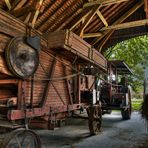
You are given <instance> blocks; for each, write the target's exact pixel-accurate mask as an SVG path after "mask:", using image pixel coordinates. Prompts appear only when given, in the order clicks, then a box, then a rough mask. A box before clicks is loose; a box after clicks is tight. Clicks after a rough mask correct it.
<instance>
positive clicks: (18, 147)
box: [3, 129, 41, 148]
mask: <svg viewBox="0 0 148 148" xmlns="http://www.w3.org/2000/svg"><path fill="white" fill-rule="evenodd" d="M5 137H6V138H5V139H4V141H3V148H41V142H40V138H39V136H38V135H37V134H35V133H34V132H33V131H31V130H26V129H17V130H14V131H12V132H11V133H10V134H9V135H8V136H5Z"/></svg>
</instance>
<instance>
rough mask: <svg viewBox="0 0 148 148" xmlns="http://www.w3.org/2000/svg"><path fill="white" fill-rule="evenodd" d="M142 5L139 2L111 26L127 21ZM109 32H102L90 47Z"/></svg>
mask: <svg viewBox="0 0 148 148" xmlns="http://www.w3.org/2000/svg"><path fill="white" fill-rule="evenodd" d="M143 4H144V2H143V1H139V2H138V3H137V4H135V5H134V6H133V7H132V8H131V9H130V10H128V11H127V12H126V13H124V15H122V16H121V17H120V18H119V19H118V20H116V21H115V22H114V23H113V24H112V25H116V24H120V23H122V22H123V21H124V20H125V19H127V18H128V17H129V16H131V15H132V14H133V13H134V12H135V11H136V10H138V9H139V8H140V7H141V6H142V5H143ZM109 32H110V30H105V31H103V32H102V34H103V35H102V36H101V37H99V38H96V39H94V41H93V42H92V43H91V44H92V45H95V44H96V43H98V42H99V41H100V40H101V39H102V38H103V37H104V36H106V35H107V34H108V33H109Z"/></svg>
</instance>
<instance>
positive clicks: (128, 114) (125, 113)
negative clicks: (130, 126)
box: [121, 90, 132, 120]
mask: <svg viewBox="0 0 148 148" xmlns="http://www.w3.org/2000/svg"><path fill="white" fill-rule="evenodd" d="M131 113H132V104H131V91H130V90H128V107H127V108H126V109H123V110H121V115H122V118H123V120H129V119H131Z"/></svg>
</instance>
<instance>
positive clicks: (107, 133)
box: [37, 112, 148, 148]
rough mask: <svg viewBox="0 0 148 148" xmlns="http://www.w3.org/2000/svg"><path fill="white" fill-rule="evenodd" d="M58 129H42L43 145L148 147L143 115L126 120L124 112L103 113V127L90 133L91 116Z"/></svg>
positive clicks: (45, 147) (63, 147)
mask: <svg viewBox="0 0 148 148" xmlns="http://www.w3.org/2000/svg"><path fill="white" fill-rule="evenodd" d="M66 124H67V126H64V127H62V128H60V129H58V130H55V131H47V130H38V131H37V133H38V134H39V135H40V137H41V141H42V147H43V148H148V132H147V130H146V125H145V122H144V120H143V119H141V115H140V114H139V113H138V112H133V113H132V119H131V120H126V121H123V120H122V119H121V115H120V112H113V113H112V114H111V115H105V116H103V124H102V131H101V132H100V134H99V135H96V136H91V137H90V136H89V131H88V127H87V120H84V119H72V120H68V121H67V122H66Z"/></svg>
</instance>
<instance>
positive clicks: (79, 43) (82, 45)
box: [68, 32, 91, 58]
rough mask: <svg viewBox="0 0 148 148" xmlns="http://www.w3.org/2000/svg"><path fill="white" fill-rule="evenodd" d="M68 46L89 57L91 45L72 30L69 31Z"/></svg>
mask: <svg viewBox="0 0 148 148" xmlns="http://www.w3.org/2000/svg"><path fill="white" fill-rule="evenodd" d="M68 46H70V47H71V48H72V49H74V50H75V51H77V52H78V53H79V54H82V55H83V56H85V57H87V58H90V50H91V45H90V44H88V43H87V42H85V41H84V40H83V39H81V38H80V37H79V36H77V35H76V34H74V33H72V32H70V33H69V42H68Z"/></svg>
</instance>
